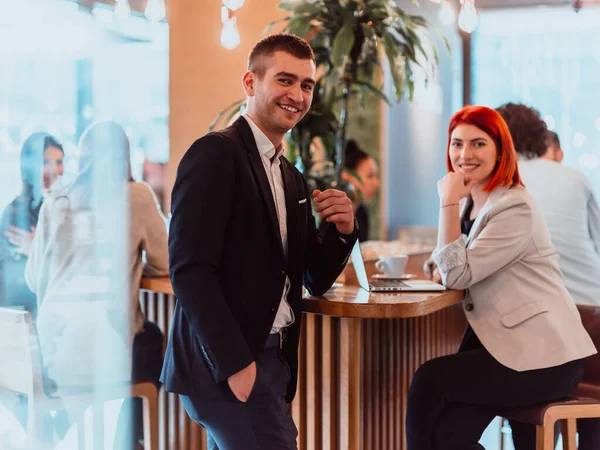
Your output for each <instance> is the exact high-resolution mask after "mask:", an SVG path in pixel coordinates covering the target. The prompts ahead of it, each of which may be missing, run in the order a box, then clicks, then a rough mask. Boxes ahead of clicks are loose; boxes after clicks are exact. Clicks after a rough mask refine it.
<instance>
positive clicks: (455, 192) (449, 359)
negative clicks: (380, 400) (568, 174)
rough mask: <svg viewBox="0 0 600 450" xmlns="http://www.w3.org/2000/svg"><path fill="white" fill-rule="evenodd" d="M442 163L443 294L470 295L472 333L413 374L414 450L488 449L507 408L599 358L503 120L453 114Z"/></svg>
mask: <svg viewBox="0 0 600 450" xmlns="http://www.w3.org/2000/svg"><path fill="white" fill-rule="evenodd" d="M446 156H447V165H448V173H447V174H446V175H445V176H444V177H443V178H442V179H441V180H440V181H439V182H438V193H439V196H440V217H439V234H438V244H437V248H436V249H435V251H434V252H433V260H434V261H435V263H436V264H437V266H438V269H439V273H440V275H441V279H442V282H443V284H444V285H445V286H446V287H448V288H450V289H464V290H465V300H464V311H465V315H466V317H467V320H468V322H469V328H468V329H467V333H466V334H465V337H464V340H463V343H462V345H461V347H460V349H459V352H458V353H457V354H455V355H451V356H445V357H441V358H436V359H433V360H431V361H428V362H427V363H425V364H423V366H421V368H420V369H419V370H418V371H417V373H416V374H415V377H414V379H413V381H412V384H411V387H410V391H409V397H408V411H407V419H406V421H407V440H408V449H409V450H434V449H435V450H438V449H439V450H442V449H443V450H475V449H483V447H482V446H481V445H480V444H479V443H478V441H479V438H480V437H481V434H482V433H483V431H484V430H485V428H486V427H487V425H488V424H489V423H490V422H491V421H492V420H493V418H494V417H495V416H496V415H497V414H498V413H500V411H501V410H502V408H505V407H519V406H528V405H533V404H536V403H541V402H546V401H551V400H555V399H560V398H562V397H566V396H568V395H569V394H571V393H572V391H573V390H574V389H575V387H576V386H577V384H578V382H579V380H580V378H581V375H582V373H583V361H582V358H585V357H587V356H589V355H592V354H594V353H596V349H595V347H594V344H593V343H592V341H591V339H590V337H589V335H588V334H587V332H586V331H585V329H584V328H583V326H582V324H581V318H580V317H579V313H578V311H577V308H576V307H575V304H574V303H573V300H572V299H571V297H570V296H569V293H568V292H567V290H566V289H565V286H564V283H563V280H562V275H561V272H560V270H559V268H558V256H557V253H556V250H555V249H554V247H552V244H551V243H550V236H549V233H548V230H547V229H546V225H545V224H544V221H543V219H542V218H541V216H540V213H539V212H538V210H537V208H536V206H535V204H534V202H533V201H532V199H531V197H530V196H529V194H528V193H527V191H526V190H525V188H524V187H523V184H522V183H521V179H520V177H519V172H518V169H517V155H516V152H515V149H514V146H513V143H512V140H511V137H510V132H509V130H508V127H507V125H506V123H505V122H504V120H503V119H502V117H501V116H500V115H499V114H498V113H497V112H496V111H494V110H492V109H490V108H485V107H481V106H469V107H466V108H463V109H462V110H460V111H459V112H457V113H456V114H455V115H454V116H453V117H452V119H451V121H450V125H449V128H448V149H447V155H446ZM531 433H532V437H533V439H534V440H533V441H532V442H535V437H534V433H535V429H533V428H532V429H531ZM532 448H533V447H532Z"/></svg>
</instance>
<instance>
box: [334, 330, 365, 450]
mask: <svg viewBox="0 0 600 450" xmlns="http://www.w3.org/2000/svg"><path fill="white" fill-rule="evenodd" d="M361 332H362V320H361V319H349V318H342V319H341V324H340V380H339V386H340V387H339V389H340V427H339V433H340V448H341V449H348V450H359V449H361V448H362V445H361V437H362V436H361V435H362V425H361V421H362V410H361V389H362V386H361V383H360V381H361V369H362V360H361V357H362V353H363V352H362V351H361V346H362V336H361Z"/></svg>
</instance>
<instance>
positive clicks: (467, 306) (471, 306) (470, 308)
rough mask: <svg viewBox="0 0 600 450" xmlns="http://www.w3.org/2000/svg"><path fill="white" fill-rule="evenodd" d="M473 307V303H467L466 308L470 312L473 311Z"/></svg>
mask: <svg viewBox="0 0 600 450" xmlns="http://www.w3.org/2000/svg"><path fill="white" fill-rule="evenodd" d="M473 308H474V306H473V303H467V304H466V305H465V309H466V310H467V311H469V312H471V311H473Z"/></svg>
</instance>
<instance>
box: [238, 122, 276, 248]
mask: <svg viewBox="0 0 600 450" xmlns="http://www.w3.org/2000/svg"><path fill="white" fill-rule="evenodd" d="M232 126H234V127H235V128H236V129H237V130H238V132H239V133H240V135H241V136H242V141H243V142H244V146H245V147H246V150H247V151H248V159H249V160H250V167H251V168H252V172H253V174H254V179H255V180H256V182H257V185H258V188H259V189H258V190H259V191H260V196H261V197H262V200H263V205H264V207H265V209H266V211H267V216H268V217H269V223H270V224H271V232H272V233H274V235H275V237H276V239H277V242H278V243H279V248H280V250H281V254H282V255H283V245H282V243H281V233H280V232H279V221H278V220H277V210H276V209H275V202H274V200H273V193H272V191H271V185H270V184H269V179H268V178H267V174H266V172H265V166H264V165H263V162H262V159H261V157H260V153H259V152H258V148H257V147H256V141H255V140H254V135H253V134H252V129H251V128H250V125H248V122H246V119H244V118H243V117H240V118H239V119H237V120H236V121H235V122H234V124H233V125H232Z"/></svg>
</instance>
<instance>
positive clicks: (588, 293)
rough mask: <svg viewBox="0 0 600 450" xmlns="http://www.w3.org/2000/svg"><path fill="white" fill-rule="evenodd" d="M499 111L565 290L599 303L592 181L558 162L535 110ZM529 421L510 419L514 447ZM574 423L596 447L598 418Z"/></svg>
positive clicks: (585, 444) (580, 300) (559, 155)
mask: <svg viewBox="0 0 600 450" xmlns="http://www.w3.org/2000/svg"><path fill="white" fill-rule="evenodd" d="M498 112H499V113H500V115H501V116H502V117H503V118H504V120H505V121H506V123H507V125H508V128H509V129H510V133H511V135H512V138H513V142H514V144H515V149H516V151H517V153H518V154H519V172H520V173H521V177H522V179H523V182H524V183H525V186H527V190H528V191H529V193H530V194H531V196H532V197H533V198H534V200H535V201H536V203H537V205H538V207H539V209H540V212H541V213H542V216H543V217H544V220H545V222H546V225H547V226H548V229H549V230H550V238H551V240H552V244H553V245H554V247H556V251H557V252H558V255H559V256H560V260H559V266H560V270H561V272H562V274H563V277H564V280H565V285H566V287H567V290H568V291H569V294H570V295H571V297H573V300H574V301H575V303H576V304H580V305H597V306H600V208H599V207H598V202H597V200H596V197H595V195H594V190H593V187H592V184H591V182H590V181H589V180H588V178H587V177H586V176H585V175H584V174H583V173H581V172H579V171H578V170H576V169H573V168H570V167H566V166H564V165H562V164H561V161H562V160H563V156H564V153H563V151H562V149H561V146H560V140H559V138H558V135H557V134H556V133H554V132H552V131H549V130H547V129H546V123H545V122H544V121H543V119H542V117H541V115H540V113H539V112H538V111H537V110H535V109H533V108H530V107H528V106H525V105H522V104H514V103H507V104H505V105H503V106H501V107H500V108H498ZM528 427H529V426H528V425H523V424H520V423H517V422H511V428H512V431H513V432H512V436H513V441H514V445H515V449H516V450H527V449H528V447H527V443H526V442H525V443H522V435H523V433H524V432H523V428H528ZM577 429H578V432H579V449H580V450H592V449H593V450H598V449H600V420H598V419H579V420H578V421H577ZM525 432H527V431H525Z"/></svg>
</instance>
